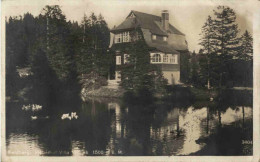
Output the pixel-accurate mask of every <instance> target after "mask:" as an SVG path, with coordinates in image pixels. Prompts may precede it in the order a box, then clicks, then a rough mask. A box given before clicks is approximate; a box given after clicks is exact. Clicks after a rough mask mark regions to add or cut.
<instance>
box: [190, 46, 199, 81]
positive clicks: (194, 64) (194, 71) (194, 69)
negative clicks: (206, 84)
mask: <svg viewBox="0 0 260 162" xmlns="http://www.w3.org/2000/svg"><path fill="white" fill-rule="evenodd" d="M190 63H191V77H190V82H191V83H192V84H194V85H198V84H199V74H198V70H199V65H198V60H197V56H196V53H195V51H193V53H192V55H191V62H190Z"/></svg>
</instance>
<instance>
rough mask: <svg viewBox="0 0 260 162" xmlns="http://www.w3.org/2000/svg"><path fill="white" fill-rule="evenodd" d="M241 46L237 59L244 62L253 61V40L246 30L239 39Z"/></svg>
mask: <svg viewBox="0 0 260 162" xmlns="http://www.w3.org/2000/svg"><path fill="white" fill-rule="evenodd" d="M240 40H241V46H240V51H239V54H238V58H239V59H241V60H244V61H251V60H252V59H253V38H252V36H251V34H250V33H249V32H248V31H247V30H246V31H245V33H244V34H243V35H242V37H241V39H240Z"/></svg>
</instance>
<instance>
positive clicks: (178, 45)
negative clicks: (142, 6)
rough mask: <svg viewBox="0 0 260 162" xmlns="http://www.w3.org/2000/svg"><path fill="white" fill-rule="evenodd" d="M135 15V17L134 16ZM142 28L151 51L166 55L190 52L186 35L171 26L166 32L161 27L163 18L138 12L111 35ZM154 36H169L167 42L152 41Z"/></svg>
mask: <svg viewBox="0 0 260 162" xmlns="http://www.w3.org/2000/svg"><path fill="white" fill-rule="evenodd" d="M132 15H134V16H132ZM137 27H140V28H141V30H142V33H143V36H144V39H145V42H146V44H147V45H148V46H149V47H151V49H153V48H154V49H156V50H158V51H161V52H165V53H179V52H178V51H183V50H184V51H185V50H188V45H187V42H186V39H185V35H184V34H183V33H181V32H180V31H179V30H178V29H176V28H175V27H174V26H173V25H171V24H169V30H168V31H165V30H164V29H163V27H162V25H161V17H160V16H155V15H151V14H147V13H142V12H138V11H131V12H130V14H129V15H128V16H127V17H126V19H125V20H124V21H123V22H122V23H121V24H119V25H118V26H117V27H115V28H113V29H112V30H111V33H117V32H121V31H126V30H131V29H135V28H137ZM152 34H156V35H160V36H167V37H168V39H167V41H166V42H165V41H162V40H158V41H157V40H156V41H155V40H152V39H151V37H152Z"/></svg>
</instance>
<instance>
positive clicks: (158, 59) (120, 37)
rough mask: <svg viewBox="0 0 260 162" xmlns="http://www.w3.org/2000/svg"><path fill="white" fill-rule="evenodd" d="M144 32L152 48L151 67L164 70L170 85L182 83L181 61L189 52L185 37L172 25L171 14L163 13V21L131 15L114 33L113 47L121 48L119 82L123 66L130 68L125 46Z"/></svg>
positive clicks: (117, 55) (152, 16)
mask: <svg viewBox="0 0 260 162" xmlns="http://www.w3.org/2000/svg"><path fill="white" fill-rule="evenodd" d="M137 28H138V29H140V31H141V32H140V33H141V34H142V38H144V41H145V43H146V44H147V46H148V47H149V53H150V63H151V64H156V65H157V66H159V67H160V68H161V70H162V73H163V76H164V78H165V79H167V80H168V84H179V83H180V75H181V74H180V57H181V54H182V53H183V52H188V45H187V42H186V39H185V35H184V34H183V33H182V32H180V31H179V30H178V29H176V28H175V27H174V26H173V25H171V24H170V23H169V12H168V11H167V10H163V11H162V14H161V17H160V16H155V15H151V14H146V13H142V12H138V11H131V12H130V14H129V15H128V16H127V17H126V19H125V20H124V21H123V22H122V23H121V24H119V25H118V26H117V27H114V28H113V29H112V30H111V33H112V35H113V38H112V47H113V46H114V45H118V44H120V45H121V49H118V50H117V49H116V50H115V52H116V53H115V54H116V70H115V80H117V81H118V82H120V81H121V71H120V68H119V67H120V66H121V65H123V64H127V62H128V60H127V58H128V57H129V54H128V53H125V52H124V50H122V47H124V45H125V46H126V48H127V44H129V43H131V41H134V39H138V37H139V36H140V35H138V34H140V33H138V34H137V33H134V31H136V29H137Z"/></svg>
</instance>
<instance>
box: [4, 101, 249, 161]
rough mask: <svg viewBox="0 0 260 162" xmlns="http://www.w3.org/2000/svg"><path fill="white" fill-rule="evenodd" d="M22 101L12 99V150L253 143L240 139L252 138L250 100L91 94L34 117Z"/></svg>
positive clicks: (117, 150) (236, 150)
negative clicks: (130, 99) (175, 100)
mask: <svg viewBox="0 0 260 162" xmlns="http://www.w3.org/2000/svg"><path fill="white" fill-rule="evenodd" d="M21 105H22V103H21V104H11V103H10V104H8V107H9V109H8V112H7V134H6V136H7V140H6V141H7V142H6V144H7V153H8V154H9V155H27V154H29V155H72V156H88V155H91V156H98V155H128V156H131V155H157V156H158V155H244V154H246V155H250V154H252V145H248V144H246V145H245V144H244V145H243V144H242V140H247V141H251V140H252V115H253V114H252V107H250V105H247V106H239V105H236V106H234V105H231V106H228V105H229V104H227V105H226V106H222V107H221V109H219V108H218V106H219V104H215V105H209V104H207V105H206V106H201V107H197V106H196V108H195V107H194V106H193V105H190V106H188V107H180V106H178V107H176V106H174V105H173V104H171V103H157V104H156V103H155V104H152V105H148V106H147V105H146V106H144V105H129V104H125V103H123V102H122V101H120V100H110V99H103V100H102V99H98V100H95V99H89V100H88V101H87V102H84V103H82V105H81V106H79V107H75V106H69V105H68V107H66V106H65V105H63V106H58V105H55V107H62V108H60V109H59V110H55V111H52V109H51V108H50V110H46V112H42V114H41V113H39V114H37V115H38V116H40V115H46V114H48V115H50V118H49V119H45V120H33V121H32V120H30V114H26V112H20V111H21V110H20V109H19V111H18V112H17V111H16V110H17V108H18V107H21ZM178 105H181V104H178ZM71 107H73V108H71ZM223 107H224V108H223ZM69 112H77V115H78V116H79V117H78V119H77V120H62V119H61V116H62V114H67V113H69ZM13 119H16V121H17V122H15V123H14V122H13V121H14V120H13ZM11 121H12V122H11ZM21 150H28V151H27V152H26V153H23V152H21Z"/></svg>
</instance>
